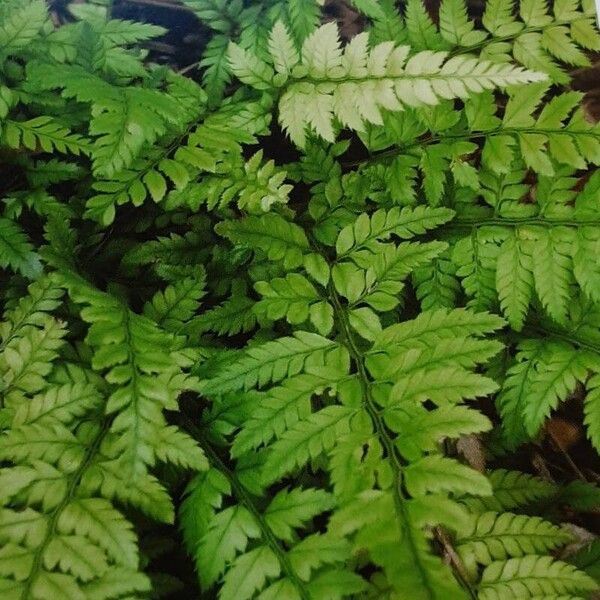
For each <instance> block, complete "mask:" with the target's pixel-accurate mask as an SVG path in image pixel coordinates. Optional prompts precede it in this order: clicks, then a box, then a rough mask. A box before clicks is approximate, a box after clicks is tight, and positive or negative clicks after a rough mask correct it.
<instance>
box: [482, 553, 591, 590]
mask: <svg viewBox="0 0 600 600" xmlns="http://www.w3.org/2000/svg"><path fill="white" fill-rule="evenodd" d="M596 587H597V584H596V582H595V581H594V580H593V579H592V578H591V577H589V576H588V575H586V574H585V573H583V572H582V571H578V570H577V569H575V567H573V566H572V565H569V564H567V563H565V562H562V561H553V560H552V558H551V557H549V556H531V555H528V556H524V557H523V558H511V559H509V560H507V561H498V562H493V563H491V564H490V565H489V566H488V567H486V569H485V570H484V571H483V575H482V576H481V588H480V591H479V598H481V599H482V600H496V599H497V598H502V597H510V596H513V597H514V595H515V594H516V595H519V594H521V595H523V594H527V596H528V597H530V598H532V597H535V596H536V595H541V596H542V597H544V596H546V597H547V596H549V595H553V594H554V595H559V594H567V595H568V594H571V595H574V594H581V593H586V592H590V591H593V590H595V589H596Z"/></svg>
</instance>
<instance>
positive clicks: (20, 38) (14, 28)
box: [0, 0, 48, 56]
mask: <svg viewBox="0 0 600 600" xmlns="http://www.w3.org/2000/svg"><path fill="white" fill-rule="evenodd" d="M47 19H48V9H47V7H46V3H45V2H43V0H26V1H25V2H21V1H20V0H9V1H8V2H5V3H3V6H2V8H1V11H0V23H1V25H0V53H1V54H2V55H3V56H10V55H12V54H14V53H15V52H16V51H19V50H21V49H23V48H25V47H26V46H27V45H28V44H29V43H30V42H31V41H33V40H34V39H35V38H36V37H37V34H38V32H39V31H40V30H41V29H42V27H43V26H44V24H45V23H46V21H47Z"/></svg>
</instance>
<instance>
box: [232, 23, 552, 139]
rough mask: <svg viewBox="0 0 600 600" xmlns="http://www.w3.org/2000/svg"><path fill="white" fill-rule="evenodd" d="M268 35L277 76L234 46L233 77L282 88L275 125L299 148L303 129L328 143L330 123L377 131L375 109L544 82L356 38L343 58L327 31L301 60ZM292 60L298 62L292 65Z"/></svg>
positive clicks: (280, 32)
mask: <svg viewBox="0 0 600 600" xmlns="http://www.w3.org/2000/svg"><path fill="white" fill-rule="evenodd" d="M274 35H275V37H276V39H277V42H278V43H277V45H276V46H275V48H274V49H276V53H275V55H274V56H273V55H271V60H272V61H273V63H274V64H276V65H278V68H279V71H278V72H277V74H276V73H275V71H274V70H273V68H272V67H271V66H270V65H268V64H267V63H265V62H263V61H262V60H261V59H260V58H258V57H257V56H255V55H252V54H251V53H249V52H248V51H246V50H243V49H242V48H240V47H239V46H236V45H235V44H233V45H231V46H230V61H231V69H232V72H233V73H234V74H235V75H236V77H238V78H239V79H240V80H241V81H243V82H244V83H246V84H248V85H250V86H253V87H255V88H257V89H269V88H274V87H281V86H283V87H284V92H283V94H282V96H281V99H280V101H279V120H280V122H281V124H282V126H283V127H284V129H285V130H286V132H287V133H288V135H289V136H290V138H291V140H292V141H293V142H294V143H296V144H297V145H298V146H301V147H304V146H305V145H306V130H307V129H310V130H311V131H314V132H315V133H316V134H317V135H319V136H320V137H323V138H324V139H325V140H327V141H329V142H334V141H335V132H334V124H333V121H334V117H335V118H336V119H337V120H338V122H339V123H340V124H341V125H342V126H343V127H348V128H350V129H354V130H357V131H363V130H364V129H365V124H366V123H373V124H375V125H382V124H383V121H382V115H381V109H384V110H388V111H399V110H402V108H403V107H405V106H415V107H416V106H430V105H435V104H439V103H440V102H441V101H442V100H445V99H451V98H467V97H468V96H470V95H472V94H474V93H477V92H481V91H483V90H486V89H493V88H496V87H506V86H509V85H515V84H519V83H527V82H532V81H540V80H543V79H544V78H545V76H544V75H543V74H540V73H536V72H534V71H526V70H524V69H522V68H521V67H513V66H512V65H509V64H499V63H491V62H487V61H479V60H477V59H476V58H472V57H467V56H461V55H457V56H454V57H451V58H447V54H446V53H445V52H441V51H440V52H432V51H430V50H426V51H423V52H420V53H417V54H414V55H412V56H410V57H409V54H410V48H409V47H408V46H398V47H394V44H393V43H391V42H383V43H381V44H378V45H377V46H375V47H374V48H373V49H372V50H370V51H369V50H368V34H366V33H361V34H358V35H357V36H355V37H354V38H353V39H352V41H351V42H350V43H349V44H348V45H347V46H346V47H345V48H344V50H342V48H341V45H340V40H339V32H338V30H337V26H336V25H335V24H333V23H328V24H326V25H323V26H321V27H320V28H319V29H317V30H316V31H315V32H313V33H312V34H311V35H310V36H309V37H308V38H307V39H306V40H305V41H304V43H303V45H302V51H301V53H300V55H297V54H295V50H294V45H293V42H292V41H291V40H288V39H286V37H285V36H286V35H289V34H286V32H285V30H284V29H283V28H282V27H279V28H278V29H277V30H276V33H274ZM282 53H283V54H282ZM282 56H285V59H286V60H282ZM298 56H301V61H300V62H299V63H298V64H296V63H297V62H298ZM288 78H289V79H288ZM286 79H288V81H287V82H286ZM351 100H352V101H351Z"/></svg>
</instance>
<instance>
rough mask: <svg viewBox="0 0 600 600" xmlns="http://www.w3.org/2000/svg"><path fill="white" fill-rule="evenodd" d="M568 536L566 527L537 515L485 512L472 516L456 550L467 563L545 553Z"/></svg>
mask: <svg viewBox="0 0 600 600" xmlns="http://www.w3.org/2000/svg"><path fill="white" fill-rule="evenodd" d="M569 539H570V536H569V534H568V533H566V531H564V530H562V529H561V528H560V527H557V526H556V525H552V523H549V522H548V521H544V520H543V519H540V518H539V517H529V516H526V515H514V514H512V513H508V512H507V513H501V514H498V513H493V512H486V513H483V514H481V515H479V516H478V517H477V518H476V519H473V521H472V523H471V526H470V528H469V529H468V530H465V531H461V532H460V533H459V535H458V537H457V542H458V552H459V553H460V555H461V557H462V558H463V560H465V561H466V562H467V564H471V563H472V562H473V561H476V562H478V563H480V564H482V565H489V564H490V563H492V562H494V561H496V560H505V559H509V558H518V557H520V556H526V555H527V554H545V553H547V552H548V551H549V550H552V549H554V548H556V547H558V546H561V545H563V544H564V543H566V542H567V541H568V540H569Z"/></svg>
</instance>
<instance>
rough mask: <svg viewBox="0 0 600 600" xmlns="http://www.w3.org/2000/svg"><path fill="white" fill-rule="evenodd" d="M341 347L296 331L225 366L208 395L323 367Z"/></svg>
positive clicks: (207, 387)
mask: <svg viewBox="0 0 600 600" xmlns="http://www.w3.org/2000/svg"><path fill="white" fill-rule="evenodd" d="M337 350H339V347H338V345H337V344H336V343H335V342H332V341H331V340H328V339H327V338H324V337H322V336H320V335H317V334H316V333H310V332H308V331H296V332H295V334H294V336H293V337H287V338H281V339H278V340H275V341H273V342H267V343H265V344H262V345H257V346H256V347H250V348H248V350H246V352H245V353H244V355H243V357H242V358H241V360H240V361H239V362H237V363H234V364H232V365H229V366H227V367H225V368H224V369H223V372H222V373H219V374H218V375H217V376H216V377H214V378H212V379H210V380H209V381H208V382H207V383H206V384H205V385H204V386H203V389H204V391H205V393H207V394H222V393H224V392H230V391H233V390H238V389H245V390H247V389H250V388H252V387H254V386H259V387H262V386H265V385H267V384H269V383H270V382H277V381H281V380H282V379H284V378H286V377H290V376H292V375H297V374H298V373H300V372H302V371H303V370H305V369H307V368H311V367H317V366H323V365H324V361H325V360H326V357H327V355H328V354H329V353H330V352H333V351H337Z"/></svg>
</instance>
